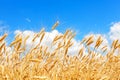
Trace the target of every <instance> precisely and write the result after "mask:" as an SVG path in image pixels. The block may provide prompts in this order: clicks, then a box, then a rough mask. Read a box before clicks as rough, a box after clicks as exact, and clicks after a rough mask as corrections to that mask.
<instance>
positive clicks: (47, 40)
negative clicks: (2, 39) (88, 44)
mask: <svg viewBox="0 0 120 80" xmlns="http://www.w3.org/2000/svg"><path fill="white" fill-rule="evenodd" d="M14 33H15V34H16V35H17V34H22V36H23V37H26V36H28V35H29V36H30V37H29V39H28V40H27V42H26V47H27V49H30V48H31V47H34V46H35V45H36V44H38V43H39V39H40V38H37V39H36V40H35V42H34V43H32V39H33V37H34V35H35V34H36V32H33V31H29V30H26V31H20V30H16V31H15V32H14ZM56 35H62V33H60V32H58V31H57V30H53V31H51V32H45V36H44V38H43V40H42V43H41V45H43V46H46V47H48V51H50V52H51V51H53V50H54V49H56V47H57V45H56V46H54V47H51V45H52V41H53V39H54V38H55V36H56ZM72 42H74V45H73V46H72V47H70V48H69V50H68V54H72V55H73V54H76V53H78V51H79V49H80V47H81V46H80V43H79V42H78V41H76V40H75V39H72Z"/></svg>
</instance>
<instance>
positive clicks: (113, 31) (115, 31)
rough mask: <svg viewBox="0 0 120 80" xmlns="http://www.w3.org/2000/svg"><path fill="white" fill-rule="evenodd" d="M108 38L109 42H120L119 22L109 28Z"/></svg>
mask: <svg viewBox="0 0 120 80" xmlns="http://www.w3.org/2000/svg"><path fill="white" fill-rule="evenodd" d="M109 37H110V39H111V40H115V39H119V40H120V22H117V23H113V25H112V26H111V28H110V32H109Z"/></svg>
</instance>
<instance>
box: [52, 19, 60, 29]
mask: <svg viewBox="0 0 120 80" xmlns="http://www.w3.org/2000/svg"><path fill="white" fill-rule="evenodd" d="M59 23H60V22H59V21H57V22H56V23H55V24H54V25H53V26H52V30H54V29H55V28H56V27H57V26H58V25H59Z"/></svg>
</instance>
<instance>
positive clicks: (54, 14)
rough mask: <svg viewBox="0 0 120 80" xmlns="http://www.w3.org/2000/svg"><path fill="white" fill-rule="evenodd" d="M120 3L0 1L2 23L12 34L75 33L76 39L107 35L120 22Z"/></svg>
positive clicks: (118, 0)
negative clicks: (115, 23)
mask: <svg viewBox="0 0 120 80" xmlns="http://www.w3.org/2000/svg"><path fill="white" fill-rule="evenodd" d="M119 8H120V0H99V1H98V0H0V21H3V23H4V25H8V26H7V30H9V31H10V32H11V34H12V33H13V32H14V31H15V30H17V29H19V30H33V31H39V30H40V29H41V28H42V27H45V28H46V30H47V31H49V30H50V29H51V27H52V25H53V24H54V23H55V22H56V21H57V20H59V21H60V25H59V26H58V27H57V29H58V30H59V31H61V32H64V31H65V30H66V29H67V28H71V29H73V30H75V31H76V32H77V33H78V34H77V35H78V36H77V38H81V37H83V36H84V35H86V34H88V33H89V32H94V33H101V34H105V33H107V32H108V31H109V29H110V26H111V23H112V22H119V21H120V9H119Z"/></svg>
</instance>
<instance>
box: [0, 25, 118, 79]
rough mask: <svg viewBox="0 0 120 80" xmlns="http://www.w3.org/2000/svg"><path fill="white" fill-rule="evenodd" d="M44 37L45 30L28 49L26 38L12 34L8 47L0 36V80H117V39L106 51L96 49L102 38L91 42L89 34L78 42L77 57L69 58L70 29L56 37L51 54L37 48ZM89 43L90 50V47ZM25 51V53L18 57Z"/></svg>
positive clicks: (103, 48) (71, 33)
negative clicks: (79, 46) (35, 43)
mask: <svg viewBox="0 0 120 80" xmlns="http://www.w3.org/2000/svg"><path fill="white" fill-rule="evenodd" d="M57 25H58V24H55V25H54V26H53V27H52V30H53V29H54V28H55V27H56V26H57ZM44 36H45V30H44V29H42V30H41V31H40V32H38V33H37V34H36V35H35V36H34V38H33V39H32V41H33V43H34V42H35V41H36V39H37V38H39V43H38V44H37V45H36V46H34V47H31V48H30V49H29V50H27V49H26V41H27V40H28V39H29V37H30V36H26V37H24V38H23V37H22V36H21V34H19V35H16V36H15V37H14V41H13V42H11V43H10V45H6V42H5V38H6V37H7V34H4V35H3V36H2V37H0V80H120V43H119V40H114V41H113V43H112V44H111V45H110V49H109V50H108V46H106V45H104V46H103V47H102V48H99V47H100V45H101V44H102V42H103V41H104V40H103V39H102V38H101V37H102V36H99V37H98V38H97V40H96V41H94V38H95V36H94V35H91V36H89V37H87V38H84V39H83V40H82V41H81V42H80V45H84V46H83V47H82V48H80V49H79V52H78V53H77V55H69V54H68V50H69V48H70V47H71V46H73V44H74V43H73V42H72V39H73V38H74V37H75V33H73V32H72V30H66V32H65V33H64V34H63V35H56V37H55V38H54V39H53V41H52V45H51V46H52V47H53V46H57V47H56V49H54V50H53V51H52V52H50V51H49V50H48V47H46V46H43V45H41V42H42V40H43V39H44ZM93 43H95V44H94V46H93V47H94V49H92V48H90V45H92V44H93ZM8 48H11V50H10V51H9V50H8ZM98 49H99V50H100V51H101V52H100V53H99V52H97V50H98ZM26 50H27V54H26V55H22V54H24V52H26ZM85 50H86V51H85ZM86 53H87V54H86ZM102 53H105V54H104V55H102ZM73 54H74V53H73ZM21 55H22V56H21Z"/></svg>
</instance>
